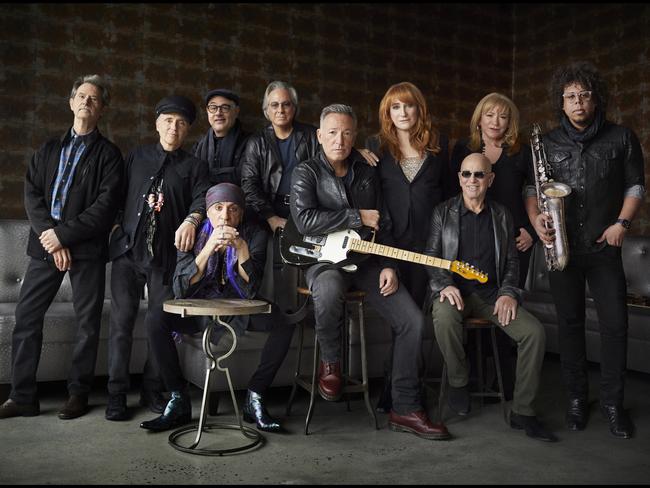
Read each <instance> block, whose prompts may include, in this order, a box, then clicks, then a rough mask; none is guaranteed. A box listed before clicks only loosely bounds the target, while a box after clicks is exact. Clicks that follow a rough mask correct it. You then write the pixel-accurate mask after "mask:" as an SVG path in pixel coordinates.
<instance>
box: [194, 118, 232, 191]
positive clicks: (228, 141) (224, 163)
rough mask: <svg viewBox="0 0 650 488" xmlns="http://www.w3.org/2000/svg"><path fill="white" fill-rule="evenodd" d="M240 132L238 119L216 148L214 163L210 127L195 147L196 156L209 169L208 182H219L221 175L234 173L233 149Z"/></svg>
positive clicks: (213, 141) (213, 142)
mask: <svg viewBox="0 0 650 488" xmlns="http://www.w3.org/2000/svg"><path fill="white" fill-rule="evenodd" d="M240 132H241V124H240V123H239V119H237V120H236V121H235V125H233V126H232V127H231V129H230V130H229V131H228V133H227V134H226V136H225V137H224V138H223V139H222V140H221V144H219V147H218V148H217V153H216V161H217V164H215V163H214V161H215V135H214V131H213V130H212V127H210V128H209V129H208V132H207V134H206V135H205V136H203V139H201V141H200V142H199V145H198V147H197V154H196V156H197V157H198V158H199V159H203V160H204V161H207V162H208V165H209V167H210V181H220V180H222V179H223V178H221V177H219V175H221V174H223V173H231V172H232V171H234V164H233V156H234V154H235V147H236V146H237V139H238V138H239V133H240Z"/></svg>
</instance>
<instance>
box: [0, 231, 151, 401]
mask: <svg viewBox="0 0 650 488" xmlns="http://www.w3.org/2000/svg"><path fill="white" fill-rule="evenodd" d="M28 235H29V222H28V221H27V220H1V219H0V386H2V387H3V390H8V385H9V384H10V383H11V335H12V332H13V329H14V325H15V311H16V305H17V303H18V295H19V293H20V287H21V285H22V282H23V279H24V276H25V272H26V270H27V265H28V263H29V260H30V258H29V257H28V256H27V254H26V253H25V250H26V246H27V237H28ZM110 271H111V265H110V263H108V265H107V268H106V296H105V301H104V308H103V310H102V321H101V330H100V339H99V351H98V356H97V366H96V371H95V372H96V375H107V374H108V373H107V357H108V354H107V352H108V346H107V338H108V327H109V314H110V293H111V292H110ZM145 310H146V303H144V302H143V303H141V305H140V311H139V313H138V318H137V321H136V324H135V327H134V332H133V352H132V355H131V364H130V365H129V370H130V372H131V373H141V372H142V370H143V366H144V361H145V360H146V357H147V336H146V331H145V328H144V312H145ZM76 331H77V326H76V319H75V313H74V309H73V305H72V286H71V285H70V279H69V276H68V275H67V274H66V276H65V278H64V280H63V284H62V285H61V288H60V289H59V292H58V294H57V296H56V298H55V299H54V302H53V303H52V305H51V306H50V308H49V310H48V311H47V313H46V314H45V320H44V324H43V348H42V350H41V358H40V362H39V366H38V371H37V373H36V379H37V381H57V380H65V379H67V377H68V372H69V370H70V363H71V360H72V351H73V348H74V345H75V335H76ZM4 393H5V392H4V391H3V395H2V396H5V395H4ZM6 393H7V394H8V391H7V392H6Z"/></svg>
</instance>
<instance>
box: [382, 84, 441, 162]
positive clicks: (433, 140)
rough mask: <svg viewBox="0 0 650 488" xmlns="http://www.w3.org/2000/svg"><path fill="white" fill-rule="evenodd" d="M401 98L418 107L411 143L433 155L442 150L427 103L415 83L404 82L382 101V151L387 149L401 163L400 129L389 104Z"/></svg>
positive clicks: (388, 93) (388, 92)
mask: <svg viewBox="0 0 650 488" xmlns="http://www.w3.org/2000/svg"><path fill="white" fill-rule="evenodd" d="M395 100H399V101H401V102H403V103H409V104H413V105H415V106H416V107H417V109H418V120H417V122H416V123H415V125H413V127H412V128H411V130H410V134H409V136H410V142H411V144H412V145H413V147H414V148H415V149H417V150H418V151H419V152H420V153H422V152H424V151H429V152H430V153H432V154H438V152H440V144H439V139H440V133H439V131H438V129H437V128H436V127H435V126H434V125H433V122H432V121H431V116H430V115H429V111H428V109H427V103H426V101H425V100H424V96H423V95H422V92H421V91H420V89H419V88H418V87H417V86H415V85H414V84H413V83H410V82H408V81H403V82H401V83H397V84H395V85H393V86H391V87H390V88H389V89H388V91H386V94H385V95H384V98H382V99H381V103H380V104H379V122H380V128H379V141H380V145H379V148H380V150H381V151H382V152H383V151H386V150H388V151H389V152H390V154H391V155H392V156H393V158H394V159H395V161H396V162H397V163H399V161H400V160H401V159H402V152H401V151H400V149H399V140H398V138H397V129H396V128H395V124H393V121H392V119H391V118H390V106H391V104H392V103H393V102H394V101H395Z"/></svg>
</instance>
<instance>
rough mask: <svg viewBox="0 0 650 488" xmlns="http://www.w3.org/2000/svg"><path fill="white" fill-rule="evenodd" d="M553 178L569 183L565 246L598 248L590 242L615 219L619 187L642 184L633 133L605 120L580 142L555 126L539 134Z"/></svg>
mask: <svg viewBox="0 0 650 488" xmlns="http://www.w3.org/2000/svg"><path fill="white" fill-rule="evenodd" d="M542 140H543V142H544V146H545V149H546V157H547V158H548V162H549V163H550V165H551V171H552V172H553V179H554V180H556V181H560V182H562V183H565V184H567V185H569V186H570V187H571V194H570V195H568V196H567V197H565V198H564V214H565V227H566V232H567V239H568V241H569V251H570V252H573V253H576V254H584V253H588V252H595V251H599V250H601V249H603V248H604V247H605V246H606V245H607V241H603V242H601V243H596V239H598V238H599V237H600V236H601V234H602V233H603V231H604V230H605V229H606V228H607V227H609V226H610V225H612V224H614V223H615V222H616V219H617V218H618V215H619V212H620V211H621V208H622V207H623V199H624V194H625V190H627V189H628V188H630V187H632V186H634V185H644V178H645V177H644V162H643V154H642V153H641V146H640V144H639V140H638V139H637V137H636V135H635V134H634V132H632V131H631V130H630V129H628V128H626V127H622V126H620V125H617V124H614V123H612V122H609V121H605V123H604V124H603V126H602V127H601V128H600V129H599V130H598V133H597V134H596V136H595V137H594V138H593V139H591V140H590V141H589V142H587V143H586V144H581V143H579V142H574V141H573V140H571V139H570V138H569V135H568V134H567V132H566V131H565V130H564V129H563V128H562V127H558V128H556V129H554V130H552V131H551V132H550V133H548V134H546V135H545V136H543V138H542Z"/></svg>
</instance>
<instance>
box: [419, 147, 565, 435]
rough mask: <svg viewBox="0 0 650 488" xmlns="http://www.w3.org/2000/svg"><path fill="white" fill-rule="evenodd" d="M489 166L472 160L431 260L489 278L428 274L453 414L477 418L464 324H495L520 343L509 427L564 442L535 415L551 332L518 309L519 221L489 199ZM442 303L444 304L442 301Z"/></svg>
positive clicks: (440, 220)
mask: <svg viewBox="0 0 650 488" xmlns="http://www.w3.org/2000/svg"><path fill="white" fill-rule="evenodd" d="M491 170H492V165H491V163H490V160H489V159H488V158H486V157H485V156H484V155H482V154H478V153H473V154H470V155H469V156H467V157H466V158H465V159H464V160H463V162H462V163H461V167H460V171H459V173H458V176H459V181H460V187H461V193H460V194H459V195H457V196H455V197H452V198H450V199H449V200H447V201H446V202H443V203H441V204H439V205H438V206H437V207H436V208H435V209H434V211H433V217H432V219H431V227H430V229H429V237H428V239H427V245H426V249H425V251H424V253H425V254H428V255H430V256H435V257H441V258H443V259H448V260H460V261H465V262H467V263H469V264H471V265H473V266H475V267H476V268H477V269H480V270H481V271H483V272H485V273H487V275H488V280H487V282H486V283H483V284H480V283H478V282H477V281H471V280H466V279H465V278H463V277H461V276H460V275H458V274H453V276H452V273H451V272H450V271H447V270H445V269H442V268H433V267H427V272H428V273H429V285H430V287H431V292H432V293H433V299H434V300H433V324H434V331H435V335H436V340H437V341H438V344H439V346H440V350H441V352H442V355H443V357H444V360H445V363H446V364H447V378H448V380H449V387H450V388H449V395H448V403H449V407H450V408H451V409H452V410H453V411H454V412H456V413H457V414H458V415H461V416H464V415H467V414H468V413H469V411H470V396H469V390H468V381H469V365H468V362H467V357H466V355H465V351H464V349H463V340H462V334H463V325H462V324H463V319H464V318H466V317H469V316H471V317H476V318H483V319H487V320H490V321H492V322H494V323H496V324H498V325H499V326H500V327H502V328H503V331H504V332H505V333H506V334H508V335H509V336H510V337H511V338H512V339H514V341H515V342H516V343H517V353H518V357H517V380H516V383H515V389H514V395H513V402H512V410H511V412H510V426H511V427H512V428H513V429H524V430H525V431H526V434H527V435H528V436H530V437H532V438H534V439H538V440H542V441H547V442H554V441H557V438H556V437H555V436H554V435H553V434H552V433H551V432H549V431H547V430H546V429H545V428H544V427H543V426H542V424H541V423H540V422H539V421H538V420H537V417H536V416H535V411H534V410H533V408H532V403H533V400H534V399H535V396H536V394H537V389H538V386H539V378H540V373H541V370H542V361H543V360H544V347H545V343H546V336H545V333H544V327H543V326H542V324H541V323H540V322H539V320H537V319H536V318H535V317H534V316H533V315H531V314H530V313H529V312H527V311H526V310H524V309H523V308H522V307H519V306H518V305H519V301H520V299H521V298H520V292H521V290H520V289H519V288H518V287H517V285H518V282H519V257H518V256H517V249H516V247H515V238H514V226H513V221H512V216H511V215H510V212H509V211H508V209H507V208H506V207H504V206H503V205H501V204H499V203H497V202H494V201H490V200H489V199H486V197H485V196H486V193H487V190H488V188H489V186H490V185H491V184H492V182H493V181H494V173H492V171H491ZM436 298H437V300H436Z"/></svg>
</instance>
